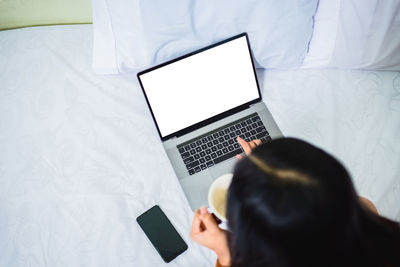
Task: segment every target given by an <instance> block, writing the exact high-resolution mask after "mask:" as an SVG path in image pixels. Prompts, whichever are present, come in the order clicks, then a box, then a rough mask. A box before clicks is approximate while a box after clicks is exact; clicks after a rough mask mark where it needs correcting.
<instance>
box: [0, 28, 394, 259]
mask: <svg viewBox="0 0 400 267" xmlns="http://www.w3.org/2000/svg"><path fill="white" fill-rule="evenodd" d="M91 27H92V26H91V25H77V26H53V27H37V28H26V29H20V30H12V31H3V32H0V251H1V257H0V266H68V267H70V266H96V267H97V266H162V265H163V264H164V263H163V261H162V260H161V258H160V257H159V255H158V254H157V252H156V251H155V250H154V249H153V248H152V245H151V244H150V242H149V241H148V240H147V238H146V236H145V235H144V234H143V232H142V231H141V229H140V228H139V226H138V225H137V223H136V217H137V216H138V215H140V214H141V213H142V212H143V211H145V210H146V209H148V208H150V207H151V206H153V205H154V204H159V205H160V206H161V208H162V209H163V210H164V211H165V213H166V214H167V216H168V217H169V218H170V220H171V221H172V223H173V224H174V225H175V227H176V228H177V230H178V232H179V233H180V234H181V235H182V237H183V238H184V240H185V241H186V242H187V243H188V245H189V249H188V251H187V252H185V253H184V254H182V255H181V256H179V257H178V258H177V259H176V260H174V261H173V262H171V263H170V264H169V266H212V265H213V264H214V262H215V255H213V253H211V252H209V251H208V250H206V249H204V248H201V247H200V246H198V245H196V244H194V243H193V242H191V241H190V238H189V229H190V224H191V218H192V212H191V211H190V208H189V206H188V203H187V201H186V199H185V197H184V194H183V192H182V191H181V189H180V187H179V183H178V181H177V179H176V177H175V175H174V172H173V170H172V168H171V166H170V164H169V162H168V159H167V157H166V155H165V153H164V151H163V148H162V146H161V143H160V141H159V138H158V135H157V132H156V129H155V126H154V124H153V121H152V119H151V116H150V113H149V111H148V109H147V105H146V104H145V100H144V98H143V96H142V93H141V90H140V88H139V87H138V84H137V82H136V76H135V74H126V75H123V76H96V75H95V74H94V73H93V71H92V70H91V66H90V65H91V43H92V36H91V35H92V28H91ZM260 79H261V86H262V87H263V94H264V99H265V102H266V103H267V105H268V106H269V108H270V110H271V112H272V114H273V115H274V117H275V118H276V121H277V123H278V125H279V126H280V127H281V129H282V131H283V132H284V134H285V135H289V136H297V137H301V138H304V139H306V140H308V141H310V142H312V143H314V144H316V145H319V146H321V147H323V148H325V149H326V150H328V151H329V152H332V153H333V154H335V155H336V156H337V157H339V158H340V159H341V160H342V161H343V162H344V164H345V165H346V166H347V167H348V169H349V170H350V172H351V174H352V175H353V178H354V182H355V184H356V187H357V189H358V191H359V193H360V194H362V195H364V196H366V197H369V198H370V199H371V200H372V201H373V202H374V203H375V204H376V205H377V207H378V210H379V211H380V212H381V213H382V214H383V215H386V216H388V217H390V218H393V219H396V220H399V221H400V205H399V203H400V164H399V163H400V75H399V73H396V72H367V71H337V70H336V71H335V70H323V71H319V70H313V71H310V70H302V71H290V72H283V71H281V72H270V71H266V72H260Z"/></svg>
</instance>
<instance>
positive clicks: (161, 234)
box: [136, 205, 188, 262]
mask: <svg viewBox="0 0 400 267" xmlns="http://www.w3.org/2000/svg"><path fill="white" fill-rule="evenodd" d="M136 221H137V222H138V224H139V225H140V227H141V228H142V229H143V231H144V233H145V234H146V236H147V237H148V238H149V239H150V242H151V243H152V244H153V246H154V247H155V249H156V250H157V252H158V254H160V256H161V258H162V259H163V260H164V261H165V262H170V261H172V260H173V259H175V258H176V257H177V256H179V255H180V254H181V253H182V252H184V251H185V250H186V249H187V248H188V246H187V245H186V243H185V241H183V239H182V237H181V236H180V235H179V234H178V232H177V231H176V230H175V228H174V226H173V225H172V224H171V222H170V221H169V220H168V218H167V216H166V215H165V214H164V212H163V211H162V210H161V209H160V207H159V206H157V205H155V206H154V207H152V208H151V209H149V210H148V211H146V212H145V213H143V214H142V215H140V216H139V217H137V219H136Z"/></svg>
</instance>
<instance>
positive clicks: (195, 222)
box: [190, 210, 201, 235]
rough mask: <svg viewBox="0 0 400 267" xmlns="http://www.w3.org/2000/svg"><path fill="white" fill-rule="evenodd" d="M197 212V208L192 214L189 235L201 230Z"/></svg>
mask: <svg viewBox="0 0 400 267" xmlns="http://www.w3.org/2000/svg"><path fill="white" fill-rule="evenodd" d="M199 214H200V212H199V210H196V212H195V214H194V216H193V221H192V228H191V229H190V235H192V234H198V233H200V232H201V220H200V217H199Z"/></svg>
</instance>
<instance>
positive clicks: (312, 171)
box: [227, 138, 400, 267]
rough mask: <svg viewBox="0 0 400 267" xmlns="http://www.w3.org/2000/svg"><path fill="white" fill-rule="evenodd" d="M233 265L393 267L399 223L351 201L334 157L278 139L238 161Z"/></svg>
mask: <svg viewBox="0 0 400 267" xmlns="http://www.w3.org/2000/svg"><path fill="white" fill-rule="evenodd" d="M227 219H228V225H229V228H230V234H229V235H228V241H229V246H230V250H231V257H232V266H234V267H239V266H248V267H253V266H272V267H274V266H282V267H286V266H287V267H289V266H308V267H311V266H400V260H399V258H400V228H399V224H397V223H395V222H393V221H390V220H388V219H384V218H383V217H380V216H378V215H375V214H373V213H372V212H370V211H369V210H367V209H366V208H364V206H362V205H361V204H360V202H359V200H358V196H357V194H356V192H355V190H354V187H353V184H352V181H351V178H350V176H349V174H348V172H347V171H346V169H345V168H344V167H343V165H342V164H340V163H339V162H338V161H337V160H336V159H335V158H333V157H332V156H331V155H329V154H328V153H326V152H324V151H323V150H321V149H318V148H316V147H315V146H312V145H310V144H309V143H306V142H304V141H301V140H298V139H294V138H282V139H277V140H274V141H271V142H269V143H266V144H263V145H261V146H259V147H257V148H256V149H254V151H253V152H252V154H251V155H250V156H248V157H245V158H244V159H242V160H240V161H239V162H238V163H237V165H236V167H235V170H234V176H233V180H232V184H231V186H230V188H229V192H228V205H227Z"/></svg>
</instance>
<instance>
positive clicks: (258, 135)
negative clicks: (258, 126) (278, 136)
mask: <svg viewBox="0 0 400 267" xmlns="http://www.w3.org/2000/svg"><path fill="white" fill-rule="evenodd" d="M267 134H268V133H267V132H262V133H259V134H257V135H256V137H257V139H260V138H262V137H264V136H266V135H267Z"/></svg>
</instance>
